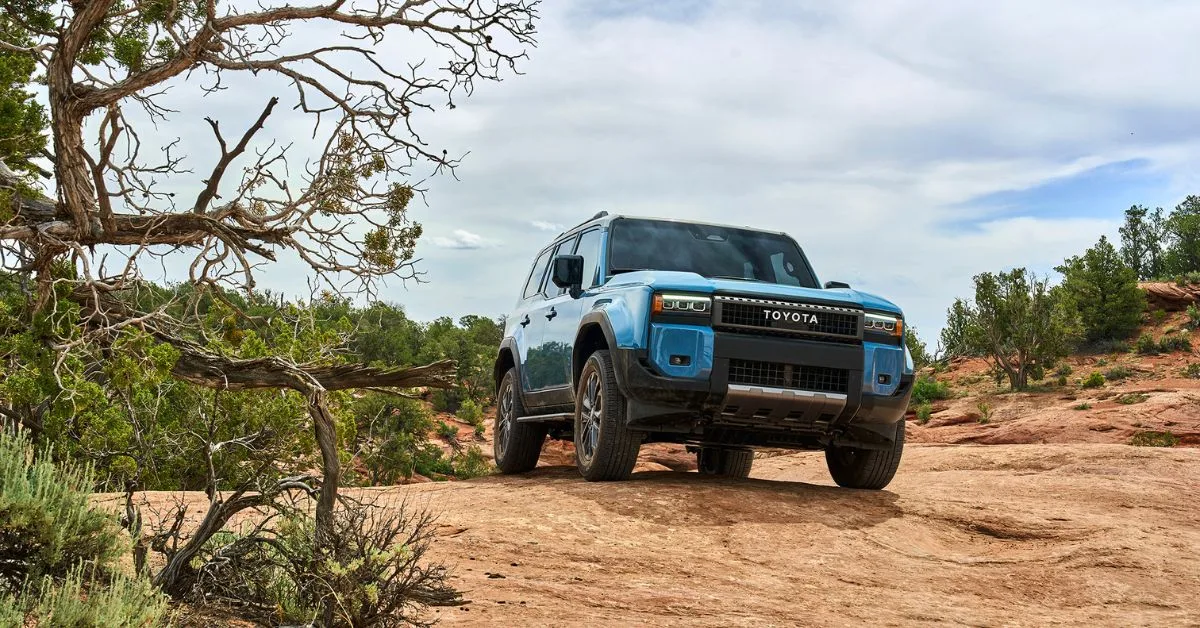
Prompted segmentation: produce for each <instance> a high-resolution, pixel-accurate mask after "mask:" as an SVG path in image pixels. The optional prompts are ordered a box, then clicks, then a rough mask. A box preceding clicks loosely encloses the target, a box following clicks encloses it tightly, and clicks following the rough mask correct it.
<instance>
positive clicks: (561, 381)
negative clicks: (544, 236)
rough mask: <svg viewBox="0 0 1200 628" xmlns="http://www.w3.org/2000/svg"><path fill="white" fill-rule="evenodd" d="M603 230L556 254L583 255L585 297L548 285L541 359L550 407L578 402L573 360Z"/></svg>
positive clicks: (566, 244)
mask: <svg viewBox="0 0 1200 628" xmlns="http://www.w3.org/2000/svg"><path fill="white" fill-rule="evenodd" d="M600 241H601V231H600V230H599V229H592V230H589V231H585V232H583V233H582V234H580V236H579V237H578V238H575V239H571V240H567V241H566V242H564V243H563V244H562V245H561V246H560V247H559V249H558V250H557V252H556V255H569V254H572V253H574V254H575V255H580V256H583V285H582V286H581V287H582V288H583V290H584V291H585V296H584V297H583V298H573V297H572V296H571V295H570V294H569V293H568V291H567V290H566V289H560V288H558V287H557V286H555V285H554V284H553V283H550V282H548V283H547V288H546V292H545V296H546V301H545V302H544V303H543V306H542V308H541V317H540V318H541V321H540V322H541V323H542V325H543V327H542V336H541V337H542V339H541V343H540V344H539V353H540V354H541V356H540V359H541V360H544V363H545V374H544V375H545V381H544V382H543V383H544V385H545V388H543V389H542V390H543V392H542V393H541V395H540V396H541V397H542V399H543V400H544V401H540V402H539V403H544V405H547V406H570V405H573V404H574V403H575V395H574V391H573V390H572V389H571V358H572V355H573V353H574V351H575V337H576V335H578V333H579V321H580V320H581V319H582V318H583V308H584V304H585V303H587V302H589V300H588V299H587V298H586V291H587V290H588V289H590V288H592V287H593V286H594V284H595V283H596V268H597V264H598V261H599V260H598V257H599V253H600Z"/></svg>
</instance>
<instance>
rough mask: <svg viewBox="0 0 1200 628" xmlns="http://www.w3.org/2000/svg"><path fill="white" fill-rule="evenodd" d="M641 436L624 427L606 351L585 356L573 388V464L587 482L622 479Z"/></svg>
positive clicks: (633, 462)
mask: <svg viewBox="0 0 1200 628" xmlns="http://www.w3.org/2000/svg"><path fill="white" fill-rule="evenodd" d="M641 446H642V439H641V436H640V435H639V434H638V433H637V432H634V431H633V430H630V429H629V428H627V427H626V426H625V397H624V395H622V394H621V390H620V388H618V387H617V376H616V373H615V372H614V370H613V364H612V358H611V357H609V354H608V351H603V350H601V351H597V352H595V353H593V354H592V355H591V356H590V357H588V360H587V363H586V364H584V366H583V372H582V373H581V374H580V375H579V387H578V388H577V390H576V391H575V464H576V466H577V467H578V468H579V474H580V475H582V476H583V477H584V479H585V480H588V481H589V482H597V481H608V480H624V479H627V478H628V477H629V475H630V474H631V473H633V467H634V465H636V464H637V456H638V450H639V449H640V448H641Z"/></svg>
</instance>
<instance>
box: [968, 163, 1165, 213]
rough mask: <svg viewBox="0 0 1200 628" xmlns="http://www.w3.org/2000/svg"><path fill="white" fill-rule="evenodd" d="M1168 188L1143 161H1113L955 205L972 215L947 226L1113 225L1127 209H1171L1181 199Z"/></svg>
mask: <svg viewBox="0 0 1200 628" xmlns="http://www.w3.org/2000/svg"><path fill="white" fill-rule="evenodd" d="M1170 188H1171V177H1170V174H1169V173H1166V172H1163V171H1161V170H1157V169H1154V168H1153V167H1151V164H1150V162H1149V161H1147V160H1144V159H1131V160H1127V161H1119V162H1113V163H1110V164H1105V165H1103V166H1099V167H1096V168H1092V169H1091V170H1086V171H1084V172H1081V173H1079V174H1076V175H1072V176H1069V177H1061V178H1057V179H1050V180H1048V181H1045V182H1043V183H1041V184H1039V185H1035V186H1033V187H1030V188H1026V189H1022V190H1004V191H1000V192H993V193H991V194H986V195H984V196H981V197H978V198H974V199H972V200H970V201H967V202H966V203H963V204H961V205H960V206H959V208H961V209H963V210H966V211H967V212H969V213H970V214H971V216H970V217H969V218H964V219H962V220H959V221H954V222H952V223H950V224H948V225H946V226H947V227H948V228H950V229H956V230H970V229H974V228H976V227H977V226H978V225H979V224H980V223H983V222H987V221H990V220H996V219H999V218H1017V217H1033V218H1057V219H1063V218H1109V219H1114V220H1116V219H1119V218H1120V217H1121V216H1122V215H1123V214H1124V212H1125V210H1126V209H1128V208H1129V207H1130V206H1131V205H1146V206H1149V207H1156V206H1162V207H1163V208H1164V209H1169V208H1170V207H1173V206H1174V205H1175V203H1176V202H1178V201H1179V200H1181V199H1174V198H1167V197H1166V196H1165V193H1166V192H1167V191H1168V190H1169V189H1170Z"/></svg>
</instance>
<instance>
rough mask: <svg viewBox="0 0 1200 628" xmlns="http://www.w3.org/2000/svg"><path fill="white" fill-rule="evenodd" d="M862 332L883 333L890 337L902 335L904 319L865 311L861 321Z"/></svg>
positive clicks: (901, 336)
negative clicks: (865, 315) (864, 317)
mask: <svg viewBox="0 0 1200 628" xmlns="http://www.w3.org/2000/svg"><path fill="white" fill-rule="evenodd" d="M863 332H864V333H866V334H883V335H886V336H890V337H892V338H903V337H904V321H902V320H900V319H898V318H896V317H895V316H888V315H886V314H871V313H869V312H868V313H867V317H866V319H865V320H864V321H863Z"/></svg>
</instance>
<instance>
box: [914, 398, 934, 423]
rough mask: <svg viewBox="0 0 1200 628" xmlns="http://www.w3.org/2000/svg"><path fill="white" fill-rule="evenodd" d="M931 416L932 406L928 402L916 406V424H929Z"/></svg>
mask: <svg viewBox="0 0 1200 628" xmlns="http://www.w3.org/2000/svg"><path fill="white" fill-rule="evenodd" d="M932 416H933V405H932V404H930V403H929V402H928V401H926V402H924V403H922V404H920V405H918V406H917V424H918V425H925V424H926V423H928V422H929V418H930V417H932Z"/></svg>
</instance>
